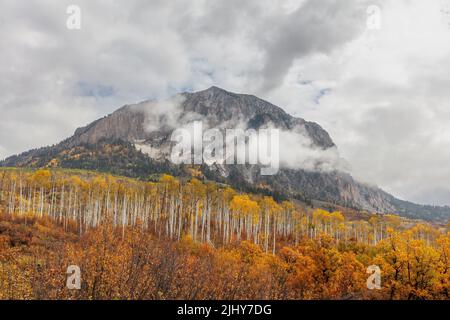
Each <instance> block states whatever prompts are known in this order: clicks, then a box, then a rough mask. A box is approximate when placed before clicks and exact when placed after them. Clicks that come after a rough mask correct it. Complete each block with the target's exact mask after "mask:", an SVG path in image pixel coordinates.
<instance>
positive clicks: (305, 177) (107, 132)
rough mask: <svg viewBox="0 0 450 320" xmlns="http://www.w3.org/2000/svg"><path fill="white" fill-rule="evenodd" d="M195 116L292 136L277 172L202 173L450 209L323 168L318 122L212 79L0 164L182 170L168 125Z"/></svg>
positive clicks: (220, 169)
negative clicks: (302, 155) (173, 156)
mask: <svg viewBox="0 0 450 320" xmlns="http://www.w3.org/2000/svg"><path fill="white" fill-rule="evenodd" d="M196 120H199V121H202V123H203V126H204V129H207V128H218V129H221V130H225V129H233V128H242V129H244V130H245V129H256V130H258V129H260V128H268V127H271V128H277V129H279V130H280V131H281V132H283V133H285V135H282V136H281V137H282V139H283V137H291V138H290V139H288V140H287V141H281V142H280V148H284V149H283V150H280V151H282V152H280V156H281V163H282V167H281V169H280V170H279V172H278V173H277V174H276V175H273V176H261V175H260V170H259V169H260V168H259V166H258V165H251V166H250V165H221V164H214V165H212V166H209V167H208V166H206V165H203V166H201V171H202V173H203V175H204V176H205V177H207V178H208V179H211V180H216V181H219V182H224V183H228V184H231V185H233V186H234V187H237V188H247V189H249V188H250V189H251V188H260V186H264V187H263V188H264V189H265V190H267V191H268V192H272V193H275V194H281V195H283V196H286V197H293V198H297V199H300V200H303V201H308V202H309V201H311V200H319V201H323V202H328V203H332V204H337V205H342V206H346V207H351V208H357V209H363V210H368V211H374V212H379V213H388V212H394V213H399V214H402V215H404V216H408V217H417V218H422V219H425V220H441V221H446V220H447V219H448V218H449V217H450V214H449V213H450V208H448V207H431V206H420V205H416V204H413V203H409V202H405V201H401V200H398V199H396V198H394V197H393V196H391V195H389V194H387V193H386V192H384V191H382V190H381V189H379V188H377V187H373V186H368V185H365V184H362V183H359V182H357V181H355V180H354V179H353V178H352V177H351V175H349V174H348V173H344V172H343V171H342V170H340V167H339V166H337V165H336V164H335V163H332V164H331V165H328V166H327V169H326V170H323V169H322V166H321V164H322V162H323V161H325V160H323V157H322V156H319V157H317V154H319V155H321V154H327V155H330V154H331V155H332V156H333V159H334V158H335V159H339V156H338V153H337V148H336V146H335V144H334V143H333V141H332V139H331V138H330V136H329V135H328V133H327V132H326V131H325V130H323V129H322V128H321V127H320V126H319V125H318V124H316V123H313V122H308V121H305V120H303V119H301V118H295V117H292V116H290V115H289V114H287V113H286V112H284V111H283V110H282V109H281V108H279V107H277V106H275V105H273V104H271V103H269V102H267V101H264V100H261V99H259V98H257V97H255V96H252V95H245V94H235V93H231V92H228V91H225V90H223V89H220V88H217V87H211V88H209V89H207V90H204V91H200V92H195V93H181V94H179V95H176V96H175V97H173V98H171V99H169V100H167V101H144V102H142V103H139V104H135V105H126V106H124V107H122V108H120V109H118V110H117V111H115V112H114V113H112V114H110V115H108V116H106V117H104V118H102V119H99V120H97V121H94V122H93V123H91V124H89V125H87V126H86V127H83V128H79V129H77V130H76V131H75V133H74V135H73V136H72V137H70V138H68V139H66V140H64V141H63V142H61V143H60V144H58V145H55V146H51V147H45V148H41V149H36V150H31V151H28V152H25V153H23V154H20V155H18V156H13V157H10V158H8V159H6V160H5V161H3V162H1V163H0V164H1V165H2V166H28V167H39V166H46V165H48V164H49V162H51V161H52V160H53V164H54V163H55V162H56V163H57V164H58V165H59V166H61V167H70V168H82V169H97V170H102V171H111V172H113V173H117V174H125V175H130V176H137V177H143V178H146V177H148V176H149V175H152V174H153V173H158V172H164V171H166V172H170V173H173V174H180V175H182V174H183V173H184V172H186V171H185V170H184V168H183V166H177V165H174V164H171V163H169V161H168V159H169V156H170V151H171V147H172V145H173V142H171V141H170V137H171V134H172V132H173V130H174V129H177V128H180V127H184V126H187V125H189V124H191V123H192V122H193V121H196ZM285 140H286V139H285ZM283 142H284V144H283ZM305 146H306V147H305ZM299 149H300V150H304V151H305V152H306V153H311V154H313V155H314V156H312V158H310V159H309V158H308V159H307V161H306V162H307V163H308V164H309V165H308V166H305V165H304V163H296V158H294V160H293V161H290V162H289V165H285V166H283V157H286V158H289V157H290V155H291V154H295V153H298V150H299ZM310 151H312V152H310ZM302 152H303V151H302ZM315 157H316V158H315ZM327 159H328V158H327ZM55 160H56V161H55ZM303 161H304V162H305V160H304V159H303Z"/></svg>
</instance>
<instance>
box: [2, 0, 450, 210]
mask: <svg viewBox="0 0 450 320" xmlns="http://www.w3.org/2000/svg"><path fill="white" fill-rule="evenodd" d="M69 5H77V6H78V7H79V8H80V10H81V29H79V30H70V29H68V28H67V19H68V17H69V14H67V12H66V10H67V7H68V6H69ZM373 6H376V7H373ZM368 8H370V9H368ZM377 8H379V10H376V9H377ZM378 13H379V15H377V14H378ZM374 14H375V15H376V16H374ZM378 17H379V20H378ZM377 20H378V21H379V22H380V23H379V24H377V23H376V22H377ZM0 61H1V63H0V74H1V77H0V93H1V94H0V115H1V116H0V158H4V157H7V156H9V155H12V154H15V153H18V152H21V151H24V150H27V149H30V148H34V147H39V146H43V145H48V144H53V143H57V142H59V141H60V140H61V139H63V138H65V137H67V136H69V135H71V134H72V133H73V131H74V130H75V129H76V128H77V127H79V126H82V125H85V124H87V123H88V122H90V121H93V120H95V119H97V118H99V117H102V116H104V115H105V114H108V113H110V112H112V111H114V110H115V109H117V108H118V107H120V106H121V105H123V104H126V103H134V102H138V101H141V100H144V99H148V98H162V97H166V96H170V95H172V94H174V93H176V92H179V91H196V90H201V89H205V88H207V87H209V86H211V85H216V86H219V87H222V88H224V89H227V90H230V91H235V92H242V93H251V94H255V95H257V96H259V97H261V98H264V99H266V100H269V101H270V102H272V103H275V104H277V105H279V106H281V107H283V108H284V109H285V110H286V111H288V112H289V113H291V114H293V115H295V116H299V117H303V118H305V119H307V120H312V121H316V122H318V123H319V124H321V125H322V126H323V127H324V128H325V129H326V130H327V131H328V132H329V133H330V134H331V136H332V138H333V139H334V141H335V143H336V144H337V145H338V147H339V150H340V153H341V156H343V157H344V158H346V159H347V160H348V162H349V163H350V165H351V168H352V172H353V173H354V175H355V176H356V177H358V178H359V179H361V180H363V181H367V182H371V183H374V184H378V185H379V186H381V187H382V188H384V189H385V190H387V191H389V192H392V193H393V194H395V195H396V196H399V197H401V198H404V199H408V200H413V201H417V202H421V203H431V204H450V73H449V70H450V0H430V1H423V0H373V1H372V0H361V1H359V0H354V1H352V0H341V1H339V0H284V1H282V0H280V1H272V0H249V1H241V0H239V1H238V0H227V1H210V0H198V1H195V0H191V1H163V0H152V1H148V0H142V1H132V0H130V1H111V0H110V1H99V0H96V1H92V0H90V1H89V0H86V1H78V0H70V1H50V0H49V1H45V0H39V1H28V0H27V1H25V0H0Z"/></svg>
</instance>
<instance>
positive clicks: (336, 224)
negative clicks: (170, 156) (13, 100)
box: [0, 169, 450, 299]
mask: <svg viewBox="0 0 450 320" xmlns="http://www.w3.org/2000/svg"><path fill="white" fill-rule="evenodd" d="M363 218H364V219H363ZM449 254H450V234H449V231H448V226H439V225H432V224H429V223H424V222H421V221H412V220H407V219H403V218H399V217H398V216H395V215H361V220H359V219H358V217H357V216H356V217H355V216H354V215H353V216H352V218H351V219H349V216H347V215H346V213H345V212H344V213H343V212H339V211H335V212H328V211H325V210H323V209H319V208H316V209H305V208H303V207H301V206H298V205H297V204H296V203H294V202H290V201H282V202H277V201H275V200H274V199H273V198H271V197H269V196H264V195H260V194H244V193H239V192H237V191H236V190H234V189H232V188H230V187H229V186H227V185H219V184H216V183H212V182H207V181H201V180H198V179H196V178H191V179H183V180H180V179H177V178H175V177H173V176H170V175H161V176H160V178H159V179H158V180H157V181H152V182H151V181H138V180H134V179H130V178H124V177H119V176H112V175H107V174H99V173H96V172H90V171H81V170H60V169H58V170H42V169H41V170H24V169H2V170H0V298H3V299H12V298H19V299H36V298H39V299H41V298H48V299H448V298H449V288H450V282H449V280H450V276H449V275H450V271H449V268H450V263H449V260H448V259H449ZM69 265H78V266H79V267H80V269H81V274H82V287H81V290H69V289H67V288H66V287H65V285H66V277H67V275H66V269H67V267H68V266H69ZM370 265H377V266H379V267H380V269H381V272H382V283H381V289H380V290H369V289H367V286H366V280H367V278H368V276H369V274H367V273H366V270H367V267H368V266H370Z"/></svg>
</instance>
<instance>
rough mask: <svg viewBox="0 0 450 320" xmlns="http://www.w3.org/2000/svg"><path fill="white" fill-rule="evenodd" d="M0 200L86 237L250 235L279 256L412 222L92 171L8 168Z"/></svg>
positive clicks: (374, 236) (423, 233) (423, 232)
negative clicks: (107, 227) (101, 230)
mask: <svg viewBox="0 0 450 320" xmlns="http://www.w3.org/2000/svg"><path fill="white" fill-rule="evenodd" d="M0 204H1V205H2V207H3V208H4V210H5V212H6V213H8V214H10V215H18V216H23V217H25V221H26V218H27V217H29V216H30V217H32V216H37V217H50V218H52V219H54V220H55V221H56V222H57V223H59V224H61V225H62V226H63V228H64V229H65V230H68V228H73V229H75V230H76V231H77V233H78V234H79V235H82V234H83V233H85V232H86V231H87V230H89V229H91V228H96V227H98V226H100V225H104V224H111V225H112V226H113V228H119V229H121V230H122V237H124V236H125V230H126V227H128V226H130V227H135V226H139V227H140V228H142V229H143V230H150V231H151V232H153V233H154V234H155V235H157V236H158V237H159V238H166V239H171V240H180V239H181V238H182V237H183V236H189V237H190V238H191V239H192V240H193V241H194V242H204V243H209V244H211V245H214V246H222V245H227V244H231V243H235V242H237V243H239V242H240V241H244V240H246V241H250V242H252V243H254V244H257V245H260V246H261V247H262V248H263V250H264V251H265V252H272V253H275V252H276V251H277V250H279V249H280V248H281V247H282V246H284V245H294V246H295V245H298V244H299V242H300V241H301V239H304V238H308V239H316V238H317V237H318V236H319V235H321V234H323V233H324V234H327V235H329V236H331V237H332V238H333V239H335V240H336V241H337V242H344V243H347V242H356V243H362V244H371V245H376V244H377V243H378V242H379V241H382V240H383V239H385V238H386V237H387V235H388V229H389V228H393V229H394V230H399V229H401V228H404V227H405V224H406V223H405V222H403V223H402V221H403V220H401V219H400V218H399V217H398V216H395V215H385V216H381V215H373V216H372V217H371V218H370V219H369V220H368V221H364V220H360V221H346V220H345V218H344V215H343V214H342V213H341V212H327V211H325V210H322V209H315V210H307V209H304V208H302V207H299V206H296V205H295V204H294V203H293V202H290V201H283V202H281V203H278V202H276V201H274V200H273V198H272V197H270V196H261V195H252V194H243V193H238V192H236V191H235V190H234V189H232V188H230V187H228V186H224V185H218V184H216V183H213V182H206V183H204V182H202V181H200V180H197V179H195V178H192V179H191V180H190V181H180V180H178V179H176V178H175V177H173V176H170V175H162V176H161V177H160V179H159V181H158V182H143V181H137V180H134V179H128V178H122V177H114V176H111V175H103V174H96V173H90V172H73V173H71V171H65V170H43V169H41V170H36V171H27V170H15V169H9V170H8V169H5V170H1V171H0ZM439 236H441V232H440V231H439V230H437V229H436V228H434V227H433V226H432V225H430V224H425V223H422V224H418V225H417V226H416V227H415V228H414V237H415V239H419V240H424V241H425V242H426V243H427V244H428V245H432V244H433V243H435V240H436V239H437V238H438V237H439Z"/></svg>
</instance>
